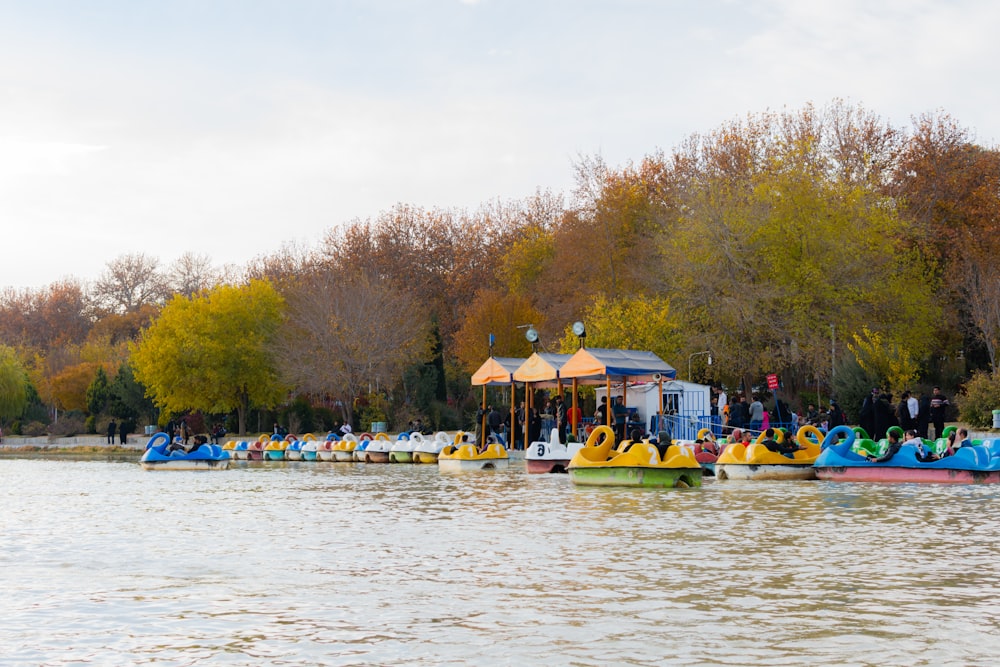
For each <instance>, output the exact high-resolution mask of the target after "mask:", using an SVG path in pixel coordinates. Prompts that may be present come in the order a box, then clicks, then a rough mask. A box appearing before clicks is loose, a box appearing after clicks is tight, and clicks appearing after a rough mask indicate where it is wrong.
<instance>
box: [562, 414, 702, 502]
mask: <svg viewBox="0 0 1000 667" xmlns="http://www.w3.org/2000/svg"><path fill="white" fill-rule="evenodd" d="M614 444H615V434H614V431H612V430H611V428H609V427H608V426H598V427H597V428H595V429H594V430H593V431H592V432H591V434H590V436H589V437H588V438H587V443H586V444H585V445H584V447H583V448H582V449H581V450H580V451H578V452H577V453H576V454H574V455H573V458H572V459H571V460H570V462H569V478H570V479H571V480H572V481H573V483H574V484H577V485H580V486H640V487H653V488H686V487H691V486H701V475H702V471H701V466H700V465H699V464H698V461H697V459H695V457H694V453H693V452H692V451H691V450H690V449H689V448H687V447H682V446H679V445H676V444H673V443H671V445H669V446H668V448H667V449H666V451H665V454H666V460H661V459H660V451H659V450H658V449H657V447H656V445H654V444H652V443H651V442H649V441H648V440H642V441H638V442H632V441H630V440H623V441H622V442H621V443H620V444H619V446H618V447H617V448H615V447H614Z"/></svg>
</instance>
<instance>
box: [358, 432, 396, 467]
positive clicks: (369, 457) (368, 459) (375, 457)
mask: <svg viewBox="0 0 1000 667" xmlns="http://www.w3.org/2000/svg"><path fill="white" fill-rule="evenodd" d="M365 436H368V437H369V438H371V439H370V440H367V441H366V440H365ZM361 440H362V443H365V442H367V444H366V445H365V448H364V449H362V450H360V452H361V458H360V459H359V458H358V456H357V455H358V451H359V450H358V449H355V450H354V454H355V456H354V459H355V460H356V461H357V460H360V461H361V462H363V463H388V462H389V450H390V449H392V440H390V439H389V436H388V435H386V434H385V433H376V434H375V436H374V437H372V436H370V435H369V434H367V433H362V434H361Z"/></svg>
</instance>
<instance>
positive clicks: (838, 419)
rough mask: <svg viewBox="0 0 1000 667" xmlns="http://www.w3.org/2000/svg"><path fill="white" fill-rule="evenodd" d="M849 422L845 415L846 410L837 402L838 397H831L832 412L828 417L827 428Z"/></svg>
mask: <svg viewBox="0 0 1000 667" xmlns="http://www.w3.org/2000/svg"><path fill="white" fill-rule="evenodd" d="M846 423H847V419H846V418H845V417H844V411H843V410H841V409H840V405H838V404H837V401H836V399H833V398H831V399H830V414H829V416H828V417H827V419H826V427H827V430H829V429H832V428H835V427H837V426H843V425H844V424H846Z"/></svg>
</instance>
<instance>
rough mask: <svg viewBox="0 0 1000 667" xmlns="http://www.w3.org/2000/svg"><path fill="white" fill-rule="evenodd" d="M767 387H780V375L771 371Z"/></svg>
mask: <svg viewBox="0 0 1000 667" xmlns="http://www.w3.org/2000/svg"><path fill="white" fill-rule="evenodd" d="M767 388H768V389H777V388H778V376H777V375H775V374H774V373H771V374H770V375H768V376H767Z"/></svg>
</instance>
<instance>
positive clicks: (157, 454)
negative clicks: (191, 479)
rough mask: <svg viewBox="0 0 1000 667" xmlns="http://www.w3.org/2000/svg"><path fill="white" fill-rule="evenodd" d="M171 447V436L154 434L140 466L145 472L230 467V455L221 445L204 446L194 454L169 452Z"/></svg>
mask: <svg viewBox="0 0 1000 667" xmlns="http://www.w3.org/2000/svg"><path fill="white" fill-rule="evenodd" d="M169 446H170V436H169V435H167V434H166V433H156V434H154V435H153V436H152V437H151V438H150V439H149V441H148V442H147V443H146V451H145V452H143V454H142V458H140V459H139V465H141V466H142V467H143V469H144V470H225V469H226V468H228V467H229V453H228V452H226V451H223V449H222V447H220V446H219V445H210V444H204V445H201V446H200V447H198V448H197V449H195V450H194V451H192V452H185V451H184V450H176V451H173V452H168V451H167V448H168V447H169Z"/></svg>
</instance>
